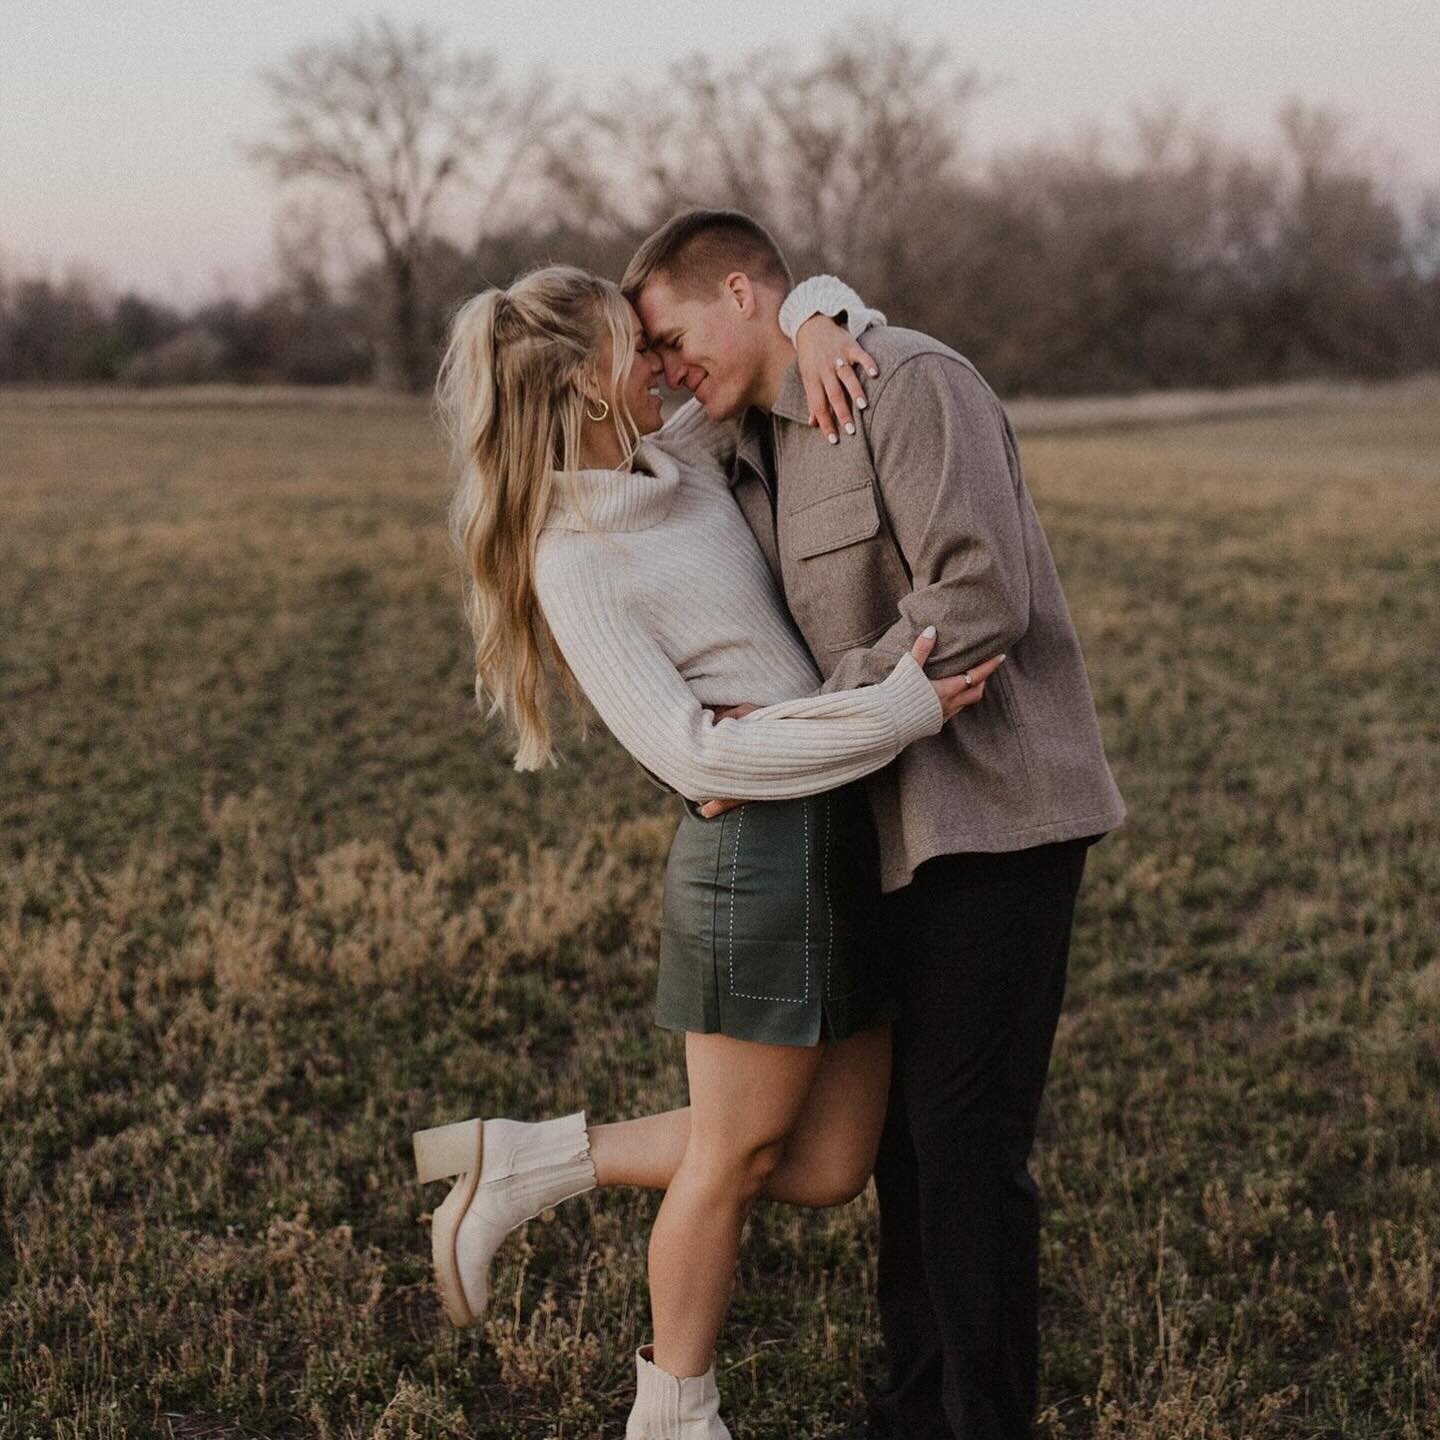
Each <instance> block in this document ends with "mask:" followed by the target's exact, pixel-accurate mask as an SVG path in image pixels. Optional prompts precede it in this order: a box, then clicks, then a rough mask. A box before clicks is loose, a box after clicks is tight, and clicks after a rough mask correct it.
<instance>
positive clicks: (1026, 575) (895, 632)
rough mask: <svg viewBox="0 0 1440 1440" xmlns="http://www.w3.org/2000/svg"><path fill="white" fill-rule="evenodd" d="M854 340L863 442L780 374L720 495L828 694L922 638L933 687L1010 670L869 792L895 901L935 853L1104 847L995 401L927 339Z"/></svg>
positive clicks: (1103, 770) (1019, 481) (1082, 727)
mask: <svg viewBox="0 0 1440 1440" xmlns="http://www.w3.org/2000/svg"><path fill="white" fill-rule="evenodd" d="M862 343H863V344H864V346H865V348H866V350H867V351H868V352H869V353H870V354H871V355H872V356H873V357H874V359H875V361H876V364H877V366H878V367H879V370H880V375H879V378H878V379H872V380H870V381H869V382H868V387H867V390H868V395H869V404H868V406H867V408H866V409H864V410H862V411H859V412H858V413H857V415H856V422H857V428H858V431H859V433H858V434H857V435H856V436H855V437H853V438H852V437H842V439H841V442H840V444H838V445H830V444H828V443H827V441H826V440H825V438H824V436H823V435H822V434H821V433H820V431H819V430H818V429H817V428H813V427H811V426H810V425H809V424H808V413H809V412H808V409H807V407H806V403H805V394H804V390H803V387H802V386H801V383H800V377H799V373H798V371H797V369H796V368H795V367H794V366H792V367H791V368H790V371H789V372H788V374H787V375H786V377H785V381H784V384H783V386H782V388H781V393H780V396H779V398H778V400H777V401H776V404H775V406H774V409H773V411H772V412H771V414H769V415H767V414H764V413H763V412H761V411H758V410H749V411H747V412H746V414H745V416H744V419H743V422H742V425H741V432H740V442H739V450H738V453H737V456H736V460H735V465H734V468H733V470H732V474H731V483H732V486H733V489H734V493H735V498H736V500H737V501H738V502H739V505H740V508H741V510H742V511H743V512H744V514H745V518H746V520H747V521H748V522H749V524H750V528H751V529H752V530H753V531H754V533H755V536H756V538H757V540H758V541H759V542H760V546H761V548H762V550H764V552H765V556H766V559H767V560H768V561H769V563H770V567H771V569H772V570H773V571H774V572H775V574H776V576H777V578H778V579H779V581H780V583H781V585H782V587H783V589H784V592H785V599H786V602H787V603H788V605H789V607H790V611H791V613H792V614H793V616H794V617H795V621H796V623H797V625H798V626H799V628H800V632H801V634H802V635H803V636H804V638H805V641H806V643H807V644H808V646H809V647H810V650H811V652H812V653H813V655H814V657H815V660H816V663H817V664H818V665H819V667H820V671H821V674H822V675H823V676H824V677H825V685H824V689H825V690H827V691H828V690H843V689H848V688H850V687H852V686H856V685H865V684H877V683H879V682H880V681H882V680H884V679H885V677H886V676H887V675H888V674H889V673H890V671H891V670H892V669H893V667H894V665H895V663H896V661H897V660H898V659H899V658H900V656H901V655H902V654H903V653H904V652H905V651H907V650H908V649H909V648H910V646H911V645H912V644H913V643H914V640H915V637H916V636H917V635H918V634H919V633H920V631H921V630H923V629H924V628H925V626H926V625H934V626H935V628H936V630H937V631H938V632H939V641H938V644H937V645H936V647H935V651H934V654H933V656H932V657H931V660H930V663H929V664H928V665H927V666H926V669H927V670H928V671H929V673H930V674H931V675H933V676H936V677H940V676H946V675H956V674H959V673H960V672H961V671H962V670H965V669H966V668H968V667H969V666H972V665H974V664H976V663H978V662H979V661H981V660H984V659H986V658H987V657H988V656H990V655H993V654H996V653H997V652H999V651H1002V650H1003V651H1004V652H1005V653H1006V655H1007V657H1008V658H1007V659H1006V662H1005V664H1003V665H1002V666H1001V667H1000V668H999V670H998V671H997V672H996V673H995V675H994V677H993V678H992V679H991V680H990V681H989V683H988V684H987V686H986V692H985V698H984V699H983V700H982V701H980V703H979V704H978V705H973V706H970V707H968V708H966V709H964V710H962V711H961V712H960V713H959V714H958V715H956V716H955V717H954V718H953V719H952V720H950V721H949V722H948V723H947V724H946V725H945V726H944V728H943V729H942V730H941V731H940V733H939V734H938V735H934V736H931V737H927V738H925V739H921V740H917V741H915V742H914V743H913V744H911V745H910V746H909V747H908V748H907V749H906V750H904V751H903V752H902V753H901V755H900V756H899V758H898V759H897V760H896V761H895V762H894V763H893V764H892V765H889V766H887V767H886V768H885V769H884V770H881V771H879V772H878V773H877V774H875V775H872V776H871V777H870V778H869V780H868V781H867V784H868V785H869V787H870V794H871V799H872V802H873V805H874V810H875V818H876V824H877V827H878V830H879V835H880V842H881V857H882V877H881V878H882V884H883V886H884V888H885V889H886V890H896V889H899V888H900V887H901V886H903V885H905V884H907V883H908V882H909V880H910V878H911V876H912V875H913V874H914V871H915V867H916V866H917V865H919V864H920V863H921V862H922V861H925V860H928V859H929V858H931V857H932V856H935V855H942V854H950V853H956V852H963V851H1002V850H1020V849H1024V848H1027V847H1029V846H1032V845H1041V844H1045V843H1046V842H1049V841H1052V840H1066V839H1072V838H1075V837H1078V836H1087V835H1099V834H1101V833H1103V832H1104V831H1107V830H1111V829H1113V828H1114V827H1115V826H1117V825H1119V824H1120V822H1121V821H1122V820H1123V819H1124V817H1125V806H1124V803H1123V801H1122V800H1121V797H1120V792H1119V790H1118V789H1117V787H1116V785H1115V780H1114V778H1113V777H1112V775H1111V773H1110V767H1109V765H1108V764H1107V763H1106V760H1105V751H1104V747H1103V745H1102V743H1101V739H1100V728H1099V723H1098V721H1097V719H1096V716H1095V704H1094V700H1093V698H1092V697H1091V694H1090V683H1089V679H1088V677H1087V675H1086V672H1085V661H1084V658H1083V656H1082V655H1081V652H1080V642H1079V640H1078V639H1077V637H1076V634H1075V627H1074V625H1073V624H1072V623H1071V619H1070V612H1069V610H1068V609H1067V607H1066V604H1065V597H1064V594H1063V593H1062V591H1061V589H1060V579H1059V576H1058V575H1057V574H1056V571H1055V562H1054V559H1053V558H1052V556H1051V554H1050V546H1049V544H1048V542H1047V541H1046V539H1045V533H1044V531H1043V530H1042V529H1041V527H1040V520H1039V517H1038V516H1037V515H1036V513H1035V507H1034V505H1033V504H1032V502H1031V499H1030V493H1029V491H1028V490H1027V489H1026V486H1025V481H1024V477H1023V475H1022V472H1021V467H1020V455H1019V451H1018V448H1017V446H1016V442H1015V435H1014V431H1013V430H1012V429H1011V426H1010V421H1009V418H1008V417H1007V416H1006V414H1005V411H1004V409H1003V408H1002V407H1001V405H1000V402H999V400H998V399H996V397H995V395H994V393H993V392H992V391H991V389H990V387H989V386H988V385H987V384H986V383H985V381H984V380H983V379H982V378H981V377H980V375H979V373H978V372H977V371H976V369H975V367H974V366H973V365H971V364H970V362H969V361H968V360H966V359H965V358H964V357H963V356H961V355H958V354H957V353H956V352H955V351H954V350H951V349H949V348H948V347H947V346H945V345H942V344H941V343H940V342H939V341H937V340H934V339H931V338H930V337H929V336H927V335H921V334H919V333H917V332H916V331H913V330H905V329H902V328H899V327H887V328H876V329H872V330H869V331H867V332H866V334H865V336H864V339H863V342H862Z"/></svg>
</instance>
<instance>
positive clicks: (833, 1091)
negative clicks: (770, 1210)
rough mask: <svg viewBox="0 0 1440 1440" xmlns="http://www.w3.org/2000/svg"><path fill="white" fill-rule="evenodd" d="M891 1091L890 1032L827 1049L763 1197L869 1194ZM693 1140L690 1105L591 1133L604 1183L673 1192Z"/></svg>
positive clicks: (832, 1198)
mask: <svg viewBox="0 0 1440 1440" xmlns="http://www.w3.org/2000/svg"><path fill="white" fill-rule="evenodd" d="M889 1089H890V1027H889V1026H888V1025H881V1026H877V1027H875V1028H874V1029H871V1030H862V1031H861V1032H860V1033H859V1034H856V1035H851V1036H849V1037H848V1038H847V1039H844V1040H837V1041H833V1042H831V1043H829V1044H827V1045H825V1046H824V1047H823V1054H822V1055H821V1059H820V1065H819V1068H818V1069H817V1070H816V1072H815V1079H814V1081H813V1082H812V1083H811V1086H810V1090H809V1093H808V1094H807V1095H806V1097H805V1103H804V1105H803V1107H802V1108H801V1111H800V1117H799V1119H798V1120H797V1121H796V1122H795V1127H794V1129H793V1130H792V1131H791V1132H790V1134H789V1135H788V1136H787V1137H786V1140H785V1148H784V1150H783V1151H782V1153H781V1157H780V1163H779V1164H778V1165H777V1166H776V1167H775V1169H774V1171H773V1172H772V1173H771V1174H770V1176H769V1178H768V1179H767V1180H766V1181H765V1187H764V1189H763V1190H761V1192H760V1193H761V1195H762V1196H763V1197H764V1198H765V1199H766V1200H780V1201H783V1202H785V1203H787V1204H790V1205H809V1206H823V1205H843V1204H844V1203H845V1202H846V1201H847V1200H850V1199H853V1198H854V1197H855V1196H856V1195H858V1194H859V1193H860V1191H861V1190H863V1189H864V1188H865V1181H866V1180H867V1179H868V1178H869V1175H870V1171H871V1169H872V1168H873V1167H874V1163H875V1151H876V1148H877V1146H878V1145H879V1143H880V1131H881V1127H882V1126H883V1124H884V1121H885V1104H886V1099H887V1096H888V1094H889ZM689 1139H690V1107H689V1106H688V1105H687V1106H685V1107H683V1108H681V1109H678V1110H665V1111H662V1112H660V1113H659V1114H656V1115H645V1116H642V1117H640V1118H639V1119H635V1120H621V1121H617V1122H616V1123H614V1124H611V1125H592V1126H591V1127H590V1155H591V1158H592V1159H593V1160H594V1162H595V1174H596V1177H597V1181H598V1183H599V1184H600V1185H602V1186H603V1185H637V1186H640V1187H642V1188H645V1189H650V1190H665V1189H668V1188H669V1185H670V1181H671V1178H672V1177H673V1176H674V1174H675V1171H676V1170H677V1168H678V1167H679V1165H680V1159H681V1157H682V1156H683V1155H684V1153H685V1146H686V1145H687V1144H688V1143H689Z"/></svg>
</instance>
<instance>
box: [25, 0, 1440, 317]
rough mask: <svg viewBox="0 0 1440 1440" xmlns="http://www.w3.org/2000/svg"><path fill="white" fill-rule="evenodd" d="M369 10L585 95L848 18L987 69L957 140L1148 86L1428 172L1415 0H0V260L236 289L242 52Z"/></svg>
mask: <svg viewBox="0 0 1440 1440" xmlns="http://www.w3.org/2000/svg"><path fill="white" fill-rule="evenodd" d="M381 12H383V13H385V14H387V15H389V16H390V17H391V18H393V19H395V20H397V21H399V22H402V23H405V22H411V21H417V20H419V21H424V22H426V23H428V24H431V25H434V26H438V27H440V28H441V29H443V30H444V31H445V32H446V33H447V34H448V36H449V37H450V38H451V39H452V40H453V41H455V42H456V43H458V44H463V45H465V46H466V47H468V48H477V49H483V48H489V49H492V50H494V51H495V52H496V53H497V54H498V55H499V56H500V57H501V59H502V61H503V63H504V66H505V69H506V71H507V73H508V74H509V75H510V76H512V77H514V78H519V77H521V76H523V75H524V74H526V73H527V72H528V71H530V70H531V69H533V68H534V67H535V66H536V65H537V64H542V63H543V64H544V65H546V66H547V67H548V68H549V69H550V70H551V71H552V72H553V73H554V74H555V75H556V76H557V78H559V79H560V80H561V81H562V82H569V83H570V84H573V85H581V84H587V83H588V84H596V85H599V86H600V87H601V88H602V89H603V90H605V91H607V92H608V91H610V90H611V89H612V88H614V87H617V86H619V85H621V84H623V83H624V81H625V78H626V77H627V76H634V77H637V78H642V77H643V78H645V79H647V80H650V79H656V78H658V77H659V76H660V74H661V72H662V70H663V67H664V65H665V64H666V62H668V61H670V60H673V59H676V58H678V57H680V56H682V55H686V54H689V53H692V52H694V51H697V50H703V51H705V52H706V53H708V54H710V55H712V56H714V57H715V58H717V59H719V60H721V61H725V60H731V59H735V58H738V57H740V56H742V55H745V54H748V53H749V52H750V51H752V50H754V49H757V48H761V47H765V48H769V47H776V46H779V47H784V48H786V49H788V50H790V51H791V52H792V53H794V54H796V55H797V56H805V55H807V54H809V53H812V47H813V45H814V37H815V36H816V35H817V34H823V33H827V32H830V31H833V30H835V29H837V28H839V27H841V26H843V25H845V24H847V23H849V22H852V21H854V20H856V19H858V18H860V17H861V16H872V17H878V18H881V19H883V20H887V21H889V22H891V23H897V24H898V25H900V27H901V28H902V29H903V30H904V31H905V32H906V33H908V34H909V35H910V36H912V37H913V38H915V39H920V40H924V39H929V38H932V37H933V38H942V39H944V40H945V41H947V43H948V44H949V45H950V48H951V51H952V53H953V55H954V56H955V58H956V60H957V61H958V62H960V63H961V64H963V65H974V66H976V67H978V68H979V69H980V70H981V71H982V72H984V73H985V74H986V75H987V76H989V77H991V78H992V79H993V80H995V81H996V82H998V84H997V86H996V88H995V89H994V90H993V91H992V93H990V94H989V95H988V96H987V97H985V98H983V99H981V100H980V101H979V102H978V103H977V104H976V106H975V108H974V110H973V114H972V122H973V123H972V126H971V130H970V135H971V140H972V146H973V148H974V149H975V150H977V151H978V152H979V153H980V154H985V153H988V152H989V151H992V150H994V149H996V148H1001V147H1006V146H1009V145H1012V144H1019V143H1024V142H1027V141H1032V140H1042V139H1063V138H1065V137H1067V136H1069V135H1072V134H1074V133H1075V132H1076V131H1077V130H1078V129H1080V128H1082V127H1084V126H1085V125H1087V124H1089V123H1091V122H1099V123H1101V124H1108V125H1113V126H1117V127H1119V126H1123V124H1124V123H1125V120H1126V117H1127V114H1128V109H1129V106H1130V105H1131V104H1132V103H1133V102H1136V101H1141V102H1145V101H1151V100H1154V99H1156V98H1157V97H1160V96H1162V95H1163V96H1170V97H1173V98H1178V99H1181V100H1183V101H1184V102H1186V104H1187V105H1188V106H1189V107H1190V109H1191V111H1192V113H1194V114H1195V115H1196V116H1197V117H1199V118H1202V119H1208V120H1209V121H1211V122H1213V124H1214V125H1215V126H1216V128H1218V129H1219V130H1220V132H1221V133H1222V134H1224V135H1226V136H1228V137H1229V138H1230V139H1232V140H1236V141H1241V142H1251V141H1262V142H1269V141H1271V140H1273V137H1274V134H1275V127H1274V116H1275V114H1276V112H1277V110H1278V108H1279V106H1280V104H1281V103H1282V102H1283V101H1284V100H1285V99H1286V98H1287V97H1289V96H1299V97H1301V98H1303V99H1305V100H1307V101H1310V102H1312V103H1317V104H1324V105H1328V106H1333V107H1335V108H1337V109H1339V110H1340V111H1342V112H1343V113H1345V114H1346V115H1348V116H1349V117H1350V118H1351V120H1352V122H1353V128H1352V134H1353V137H1354V138H1355V139H1356V140H1358V141H1360V142H1363V143H1365V144H1367V145H1368V146H1370V147H1371V148H1372V149H1374V150H1376V151H1379V152H1381V153H1384V154H1388V155H1390V156H1393V158H1394V162H1395V165H1396V174H1397V178H1398V180H1399V181H1400V183H1401V184H1402V185H1403V186H1408V187H1412V188H1418V187H1419V186H1420V185H1422V184H1427V185H1428V184H1437V183H1440V5H1437V4H1436V0H1344V3H1340V0H1023V3H1022V0H955V3H948V4H947V3H940V0H899V3H889V4H878V3H877V4H876V5H875V6H873V7H871V6H857V5H855V4H853V0H832V3H823V0H706V3H703V4H701V3H691V4H681V3H678V0H670V3H669V4H656V3H644V4H641V3H637V0H528V3H520V0H514V3H504V4H502V3H497V0H468V3H462V0H389V3H383V0H381V3H374V4H368V5H367V4H357V3H354V0H0V261H4V262H5V263H6V264H7V265H8V266H9V267H14V268H19V269H22V270H27V271H28V270H34V269H46V270H49V271H50V272H51V273H52V274H55V275H59V274H62V273H63V272H64V271H65V270H66V269H67V268H68V267H70V266H72V265H76V264H83V265H85V266H87V267H90V268H91V269H93V270H95V271H97V272H99V273H100V274H101V275H102V276H103V277H104V278H105V279H107V280H108V282H109V283H110V284H112V285H114V286H116V287H120V288H123V287H125V286H129V285H135V286H138V287H140V288H141V289H142V290H144V291H146V292H149V293H151V294H155V295H159V296H165V297H168V298H171V299H173V300H176V301H178V302H183V303H192V302H194V301H195V300H198V299H201V298H204V297H205V296H207V295H209V294H211V293H213V292H214V291H216V290H217V289H218V288H220V287H221V286H222V285H227V284H228V285H229V286H232V287H234V288H238V289H240V290H242V291H245V292H249V291H252V290H253V289H254V288H255V287H256V286H257V285H258V284H260V283H262V282H263V281H264V279H265V278H266V276H267V273H268V269H269V266H270V264H271V256H272V253H273V247H272V224H273V218H274V215H275V212H276V209H277V208H278V199H277V192H276V190H275V189H274V187H273V186H272V185H271V184H270V182H269V181H268V180H267V179H266V178H265V177H264V176H262V175H261V174H259V173H258V172H257V171H256V170H255V169H254V168H253V167H252V166H251V165H249V164H248V162H247V161H246V160H245V159H244V157H243V156H242V154H241V153H240V145H241V144H242V143H243V142H245V141H247V140H253V139H255V138H258V137H259V136H261V135H262V134H263V133H264V132H265V129H266V126H267V121H268V119H269V117H270V114H271V112H270V110H269V107H268V101H267V98H266V95H265V92H264V90H263V88H262V87H261V85H260V83H259V80H258V79H257V71H258V70H259V69H260V68H261V67H262V66H264V65H267V64H270V63H273V62H275V61H278V60H279V59H281V58H282V57H283V56H284V55H285V54H286V53H287V52H288V51H289V50H291V49H292V48H294V47H295V46H296V45H299V44H302V43H305V42H307V41H312V40H324V39H326V38H329V37H334V36H339V35H343V34H344V33H345V31H346V30H347V29H348V28H349V26H350V24H351V22H352V21H354V20H355V19H357V18H362V17H368V16H371V15H374V14H376V13H381Z"/></svg>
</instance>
